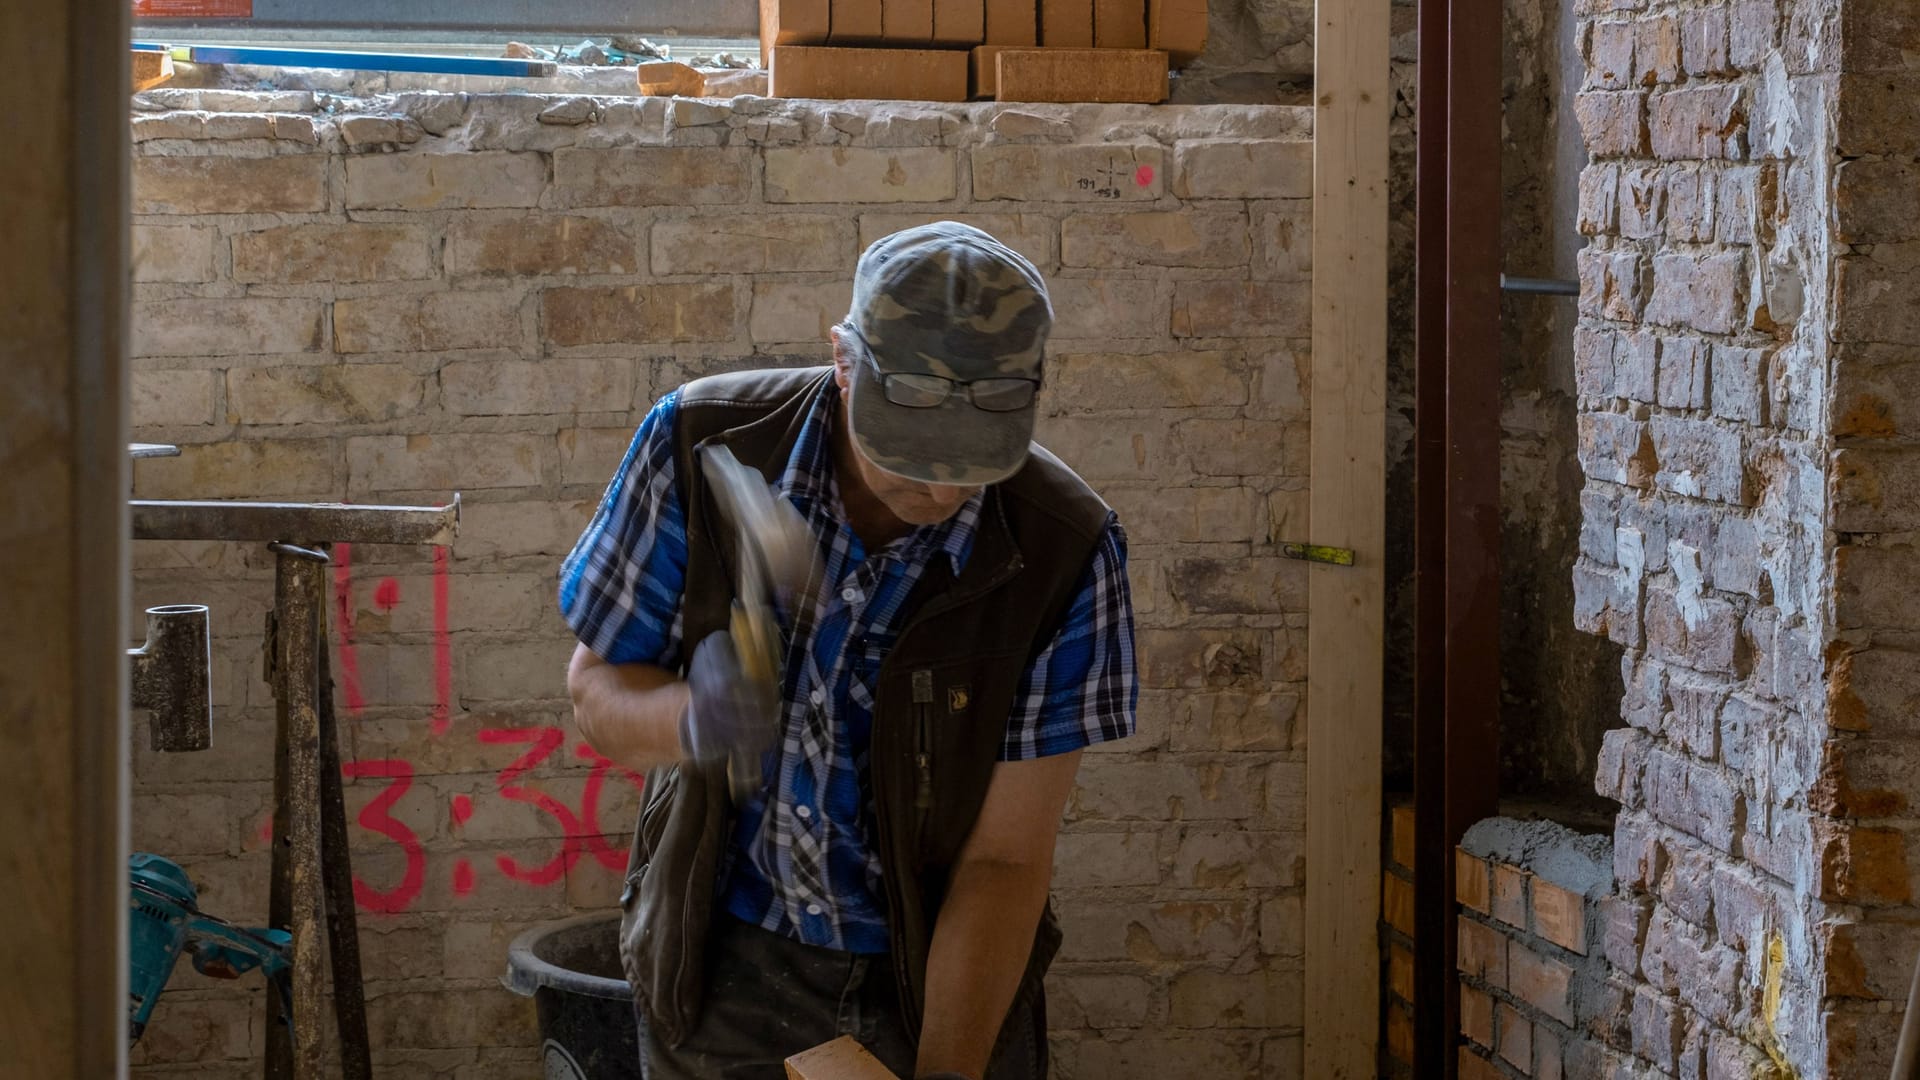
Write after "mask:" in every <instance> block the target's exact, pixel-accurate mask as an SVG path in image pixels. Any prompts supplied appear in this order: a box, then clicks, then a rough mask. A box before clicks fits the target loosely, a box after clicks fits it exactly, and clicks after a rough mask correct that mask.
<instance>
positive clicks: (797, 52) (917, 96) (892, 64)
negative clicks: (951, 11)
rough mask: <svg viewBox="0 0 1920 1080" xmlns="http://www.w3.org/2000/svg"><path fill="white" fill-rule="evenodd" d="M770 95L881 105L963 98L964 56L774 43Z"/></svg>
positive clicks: (937, 51) (939, 51)
mask: <svg viewBox="0 0 1920 1080" xmlns="http://www.w3.org/2000/svg"><path fill="white" fill-rule="evenodd" d="M768 81H769V82H770V83H771V87H770V92H771V94H772V96H774V97H791V98H826V99H847V98H860V99H871V100H881V101H965V100H967V54H966V53H965V52H963V51H960V50H957V49H955V50H948V49H842V48H835V47H833V46H815V45H776V46H774V49H773V71H772V73H771V74H770V75H769V76H768Z"/></svg>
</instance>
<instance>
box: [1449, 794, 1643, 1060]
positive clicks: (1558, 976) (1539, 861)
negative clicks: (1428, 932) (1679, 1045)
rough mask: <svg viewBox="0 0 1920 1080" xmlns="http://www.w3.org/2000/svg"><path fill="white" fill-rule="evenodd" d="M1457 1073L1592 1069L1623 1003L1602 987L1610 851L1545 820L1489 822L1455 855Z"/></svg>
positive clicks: (1596, 839)
mask: <svg viewBox="0 0 1920 1080" xmlns="http://www.w3.org/2000/svg"><path fill="white" fill-rule="evenodd" d="M1454 860H1455V866H1454V873H1455V879H1454V881H1455V884H1454V888H1455V894H1456V899H1457V901H1458V903H1459V908H1458V909H1457V914H1458V917H1459V946H1458V949H1459V951H1458V965H1459V969H1460V1034H1461V1037H1462V1039H1463V1044H1462V1045H1461V1047H1460V1049H1459V1070H1460V1077H1461V1080H1483V1078H1484V1080H1502V1078H1511V1077H1534V1078H1536V1080H1561V1078H1562V1077H1569V1078H1580V1077H1599V1076H1601V1075H1603V1073H1602V1069H1603V1067H1604V1066H1603V1065H1602V1061H1603V1058H1604V1049H1603V1038H1604V1035H1605V1034H1606V1032H1607V1031H1608V1029H1609V1028H1610V1027H1611V1025H1613V1024H1614V1023H1615V1022H1616V1020H1617V1018H1618V1017H1619V1015H1620V1013H1621V1010H1622V1008H1623V1006H1624V1004H1625V1000H1626V999H1625V998H1623V997H1621V996H1619V995H1618V993H1617V992H1612V991H1610V989H1609V987H1608V986H1607V965H1606V959H1605V956H1604V954H1603V952H1602V948H1601V932H1602V927H1603V925H1604V924H1603V920H1602V919H1601V916H1600V910H1601V903H1602V901H1603V899H1604V898H1605V897H1606V895H1607V894H1608V893H1609V892H1610V891H1611V885H1612V876H1613V874H1612V850H1611V845H1609V844H1608V842H1607V839H1606V837H1604V836H1583V835H1581V834H1579V833H1576V832H1573V831H1572V830H1569V829H1567V828H1565V827H1564V826H1561V825H1556V824H1554V823H1552V822H1548V821H1525V822H1523V821H1515V820H1512V819H1509V818H1489V819H1487V820H1486V821H1482V822H1480V823H1479V824H1477V825H1475V826H1474V827H1473V828H1472V829H1469V830H1468V831H1467V835H1466V837H1465V838H1464V839H1463V840H1462V841H1461V844H1460V847H1459V848H1457V849H1456V850H1455V852H1454Z"/></svg>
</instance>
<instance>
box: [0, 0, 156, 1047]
mask: <svg viewBox="0 0 1920 1080" xmlns="http://www.w3.org/2000/svg"><path fill="white" fill-rule="evenodd" d="M128 12H129V7H128V5H127V3H126V0H73V2H72V3H64V4H6V5H0V40H3V41H6V42H7V43H9V45H11V46H13V49H14V50H15V53H16V56H19V57H25V56H28V55H30V56H31V59H30V60H26V59H21V60H18V61H17V62H15V63H10V64H7V65H5V66H4V67H0V92H4V95H5V99H6V100H8V101H11V102H15V103H16V107H15V108H13V109H11V110H10V111H9V113H8V115H7V153H6V154H5V155H4V157H0V190H4V191H5V192H6V193H7V194H6V197H5V198H4V199H0V235H4V236H5V237H6V239H7V258H6V260H5V264H4V268H0V296H4V299H0V432H5V435H4V436H0V507H4V508H5V509H4V510H0V520H4V524H0V536H4V537H5V541H6V545H5V550H6V554H7V558H6V561H5V563H4V564H0V592H4V594H5V595H6V598H7V615H6V618H5V619H0V717H3V718H4V721H5V723H6V727H7V733H8V740H7V753H6V756H5V757H4V758H0V822H5V823H6V824H7V827H6V828H5V829H4V830H0V912H4V913H5V917H4V918H3V919H0V971H4V972H6V978H5V979H0V1073H5V1074H6V1075H8V1076H31V1077H36V1078H44V1080H65V1078H69V1077H72V1078H79V1077H85V1078H88V1080H92V1078H95V1077H99V1078H103V1080H111V1078H112V1077H115V1076H124V1075H125V1074H126V1073H125V1070H126V1060H127V1049H126V1048H127V959H126V943H127V851H126V824H127V794H126V787H127V781H126V776H127V762H128V756H129V742H130V740H129V736H128V731H127V719H126V717H127V658H126V649H127V646H128V645H130V644H132V642H131V641H129V640H128V632H127V631H128V628H127V619H126V615H127V546H128V545H127V540H126V537H127V510H126V492H127V487H128V477H129V474H130V466H129V464H128V459H127V415H126V414H127V363H126V327H127V292H126V290H127V285H126V282H127V234H128V226H127V160H128V157H129V151H130V144H129V140H128V138H127V95H128V93H129V91H128V89H127V79H128V74H129V73H128V65H127V59H126V55H127V37H128V30H127V20H128ZM29 43H30V44H29Z"/></svg>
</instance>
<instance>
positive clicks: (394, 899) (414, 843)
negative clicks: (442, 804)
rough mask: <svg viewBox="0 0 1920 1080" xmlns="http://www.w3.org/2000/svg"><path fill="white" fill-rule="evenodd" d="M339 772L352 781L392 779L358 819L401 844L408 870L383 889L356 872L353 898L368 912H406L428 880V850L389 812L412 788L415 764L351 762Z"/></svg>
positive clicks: (386, 761) (362, 823) (394, 761)
mask: <svg viewBox="0 0 1920 1080" xmlns="http://www.w3.org/2000/svg"><path fill="white" fill-rule="evenodd" d="M340 772H341V774H342V775H344V776H345V777H347V779H349V780H352V779H357V778H359V777H363V776H365V777H372V778H374V779H385V780H388V781H390V782H389V783H388V784H387V787H386V790H384V791H382V792H381V793H380V794H379V795H376V796H375V797H374V800H373V801H372V802H370V803H368V804H367V806H366V808H365V809H364V810H361V811H360V816H359V817H358V818H357V819H355V820H357V821H358V822H359V824H360V827H361V828H363V829H366V830H367V831H369V832H376V833H379V834H380V835H381V836H384V837H386V838H387V839H389V840H392V841H393V842H394V843H396V844H399V845H400V849H401V850H402V851H404V852H406V855H407V869H406V873H405V874H403V875H402V876H401V879H400V884H398V885H396V886H394V887H393V888H391V889H386V890H380V889H376V888H374V887H373V886H371V885H369V884H367V883H366V882H365V881H362V880H361V879H360V877H359V875H357V874H356V875H354V879H353V899H354V900H355V902H357V903H358V904H359V905H360V906H361V907H363V908H366V909H367V910H368V911H380V912H386V913H389V914H392V913H397V912H401V911H405V910H406V909H407V906H408V905H409V904H411V903H413V901H414V899H415V898H416V897H418V896H419V895H420V887H421V886H422V885H423V884H424V883H425V882H426V877H427V853H426V850H425V849H424V848H422V847H421V846H420V838H419V837H418V836H416V835H414V832H413V830H412V829H410V828H408V827H407V826H406V823H405V822H402V821H397V820H395V819H394V818H393V816H392V815H391V814H389V813H388V812H387V811H389V810H391V809H393V804H394V803H397V802H399V801H400V799H401V797H402V796H404V795H406V793H407V791H408V789H410V788H412V787H413V766H412V765H411V764H409V763H407V762H405V761H400V760H397V759H383V760H379V761H349V762H345V763H344V764H342V765H341V766H340Z"/></svg>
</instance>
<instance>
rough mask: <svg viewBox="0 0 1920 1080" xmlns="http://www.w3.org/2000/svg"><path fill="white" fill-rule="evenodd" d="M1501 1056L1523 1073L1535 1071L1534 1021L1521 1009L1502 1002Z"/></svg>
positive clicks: (1500, 1010) (1500, 1011)
mask: <svg viewBox="0 0 1920 1080" xmlns="http://www.w3.org/2000/svg"><path fill="white" fill-rule="evenodd" d="M1499 1013H1500V1056H1501V1057H1503V1058H1505V1059H1506V1061H1507V1063H1508V1064H1510V1065H1512V1066H1514V1067H1515V1068H1517V1069H1519V1070H1520V1071H1521V1072H1523V1073H1530V1072H1532V1071H1533V1021H1531V1020H1528V1019H1527V1018H1526V1015H1525V1014H1523V1013H1522V1012H1521V1011H1520V1010H1519V1009H1516V1008H1514V1007H1513V1006H1511V1005H1509V1004H1507V1003H1506V1002H1504V1001H1503V1002H1501V1003H1500V1009H1499Z"/></svg>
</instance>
